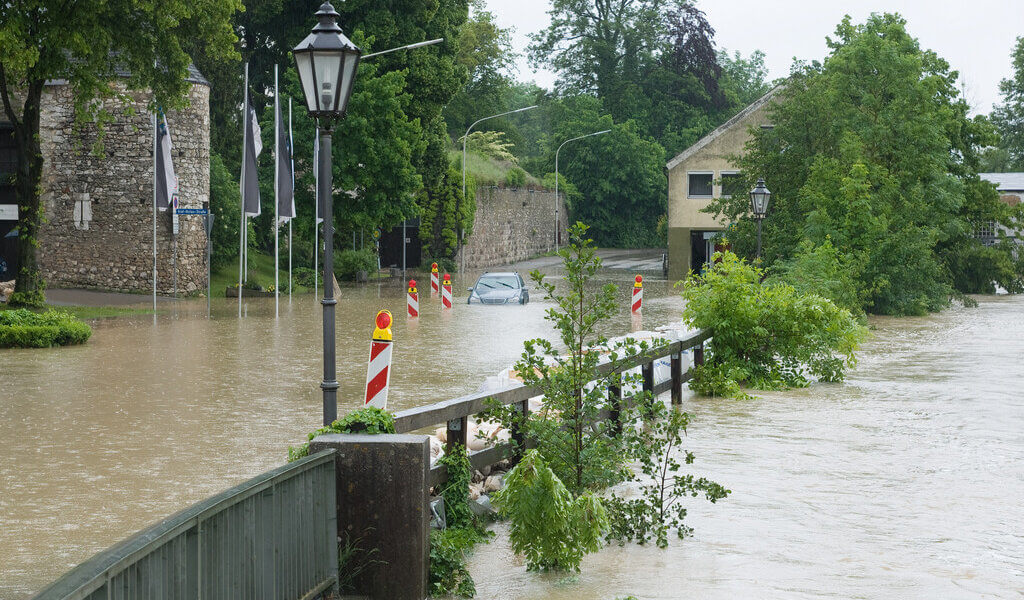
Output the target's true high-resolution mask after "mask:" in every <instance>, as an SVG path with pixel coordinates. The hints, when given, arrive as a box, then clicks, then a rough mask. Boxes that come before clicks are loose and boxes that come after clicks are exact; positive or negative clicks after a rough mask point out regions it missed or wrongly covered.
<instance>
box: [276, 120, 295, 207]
mask: <svg viewBox="0 0 1024 600" xmlns="http://www.w3.org/2000/svg"><path fill="white" fill-rule="evenodd" d="M274 104H276V105H277V116H276V119H277V127H276V129H277V148H278V152H277V161H276V162H277V221H278V223H284V222H286V221H287V220H288V219H291V218H294V217H295V193H294V191H295V186H294V185H293V184H292V140H291V135H290V134H291V131H290V130H286V129H285V126H284V115H282V114H281V103H280V102H275V103H274Z"/></svg>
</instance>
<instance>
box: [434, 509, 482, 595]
mask: <svg viewBox="0 0 1024 600" xmlns="http://www.w3.org/2000/svg"><path fill="white" fill-rule="evenodd" d="M480 539H481V538H480V533H479V532H478V531H476V530H474V529H473V528H470V527H461V528H453V527H449V528H448V529H444V530H434V531H431V532H430V595H431V596H443V595H453V596H458V597H460V598H472V597H473V596H475V595H476V584H475V583H474V582H473V577H472V576H471V575H470V574H469V569H467V568H466V552H467V551H469V550H470V549H472V548H473V546H474V545H476V543H477V542H478V541H480Z"/></svg>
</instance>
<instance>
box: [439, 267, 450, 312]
mask: <svg viewBox="0 0 1024 600" xmlns="http://www.w3.org/2000/svg"><path fill="white" fill-rule="evenodd" d="M441 306H444V307H445V308H451V307H452V276H451V275H449V274H448V273H445V274H444V281H442V282H441Z"/></svg>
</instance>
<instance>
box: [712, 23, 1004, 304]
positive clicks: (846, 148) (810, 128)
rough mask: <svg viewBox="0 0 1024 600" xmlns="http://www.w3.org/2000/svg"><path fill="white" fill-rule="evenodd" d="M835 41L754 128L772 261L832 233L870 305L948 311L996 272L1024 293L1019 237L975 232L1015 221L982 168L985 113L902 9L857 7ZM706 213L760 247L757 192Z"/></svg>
mask: <svg viewBox="0 0 1024 600" xmlns="http://www.w3.org/2000/svg"><path fill="white" fill-rule="evenodd" d="M828 43H829V47H830V49H831V52H830V54H829V56H828V57H826V59H825V60H824V62H823V63H821V64H817V63H815V64H812V65H804V66H803V67H801V68H799V69H797V70H796V72H795V73H794V74H793V75H792V76H791V77H790V78H789V79H788V80H787V83H786V89H785V90H784V92H783V93H782V94H781V96H780V99H779V101H778V102H777V103H776V104H775V105H774V106H773V107H772V109H771V110H772V112H771V119H772V122H773V124H774V128H772V129H760V130H757V131H754V132H753V139H752V141H751V142H750V144H749V145H748V147H747V151H746V153H745V154H744V156H743V157H742V159H741V160H740V164H741V166H742V168H743V171H744V172H745V173H747V174H748V178H749V179H753V178H754V177H758V176H761V177H764V178H765V179H766V181H767V182H768V186H769V188H771V190H772V192H773V195H772V203H771V206H770V207H769V214H768V216H767V218H766V219H765V220H764V234H763V239H764V252H763V258H764V262H765V263H766V264H767V265H772V264H773V263H775V262H776V261H778V260H788V259H792V258H793V257H794V256H795V255H796V254H797V253H798V251H808V250H807V246H806V245H803V244H802V242H804V241H805V240H809V241H810V242H811V244H812V249H813V247H816V246H819V245H822V244H824V243H825V242H826V240H829V241H830V243H831V244H833V245H834V246H835V248H836V249H837V250H838V251H839V252H840V254H841V255H842V256H841V260H842V261H843V263H844V264H849V265H850V266H851V268H852V269H854V270H855V271H856V272H857V273H858V279H857V284H858V292H857V296H858V297H860V298H863V302H864V304H863V308H864V309H866V310H868V311H870V312H876V313H884V314H922V313H924V312H927V311H933V310H938V309H940V308H942V307H943V306H945V305H946V304H947V302H948V300H949V297H950V294H951V293H953V292H977V291H984V290H985V289H986V288H990V287H991V283H992V282H997V283H999V284H1000V285H1002V286H1003V287H1005V288H1007V289H1010V290H1017V289H1020V285H1021V270H1020V269H1019V268H1018V267H1017V266H1015V264H1014V261H1013V260H1012V249H1011V246H1010V245H1009V242H1005V241H1004V242H1001V243H1000V244H997V245H996V246H992V247H988V248H986V247H984V246H982V244H981V242H980V241H978V240H976V239H975V238H974V237H973V233H974V232H975V231H976V230H977V229H978V228H979V227H981V226H982V225H984V224H987V223H990V222H993V221H995V222H1001V223H1007V224H1010V223H1011V221H1010V219H1009V217H1010V214H1009V212H1008V211H1009V208H1008V207H1006V205H1004V204H1002V203H1000V202H999V199H998V196H997V194H996V193H995V190H994V189H993V187H992V186H991V185H988V184H985V183H984V182H982V181H981V180H980V179H979V178H978V175H977V170H978V166H979V156H978V150H979V148H981V147H984V146H988V145H991V143H992V142H993V141H994V139H995V138H994V136H993V132H992V129H991V127H990V126H989V124H988V122H987V120H986V119H984V118H974V119H972V118H969V117H968V115H967V112H968V106H967V103H966V102H965V101H964V100H963V98H962V97H961V96H960V93H959V91H958V86H957V85H956V83H957V74H956V72H955V71H951V70H950V68H949V65H948V63H946V61H944V60H943V59H941V58H940V57H938V56H937V55H936V54H935V53H934V52H931V51H927V50H923V49H922V48H921V47H920V45H919V43H918V41H917V40H916V39H915V38H913V37H912V36H910V35H909V34H908V33H907V31H906V22H905V21H904V20H903V19H902V18H901V17H899V16H898V15H892V14H885V15H877V14H876V15H873V16H871V17H870V18H869V19H868V20H867V21H866V22H865V23H864V24H861V25H855V24H853V23H852V21H851V20H850V18H849V17H847V18H846V19H844V20H843V22H842V23H840V25H839V26H838V28H837V30H836V36H835V38H830V39H829V41H828ZM748 183H751V184H752V183H753V181H749V182H748ZM710 210H712V211H717V212H718V213H720V214H722V215H723V216H724V217H725V218H726V219H728V220H730V221H732V222H733V223H735V226H734V228H733V231H732V232H731V233H730V234H729V238H730V241H732V242H733V243H734V245H735V248H736V249H737V251H739V252H741V253H743V254H746V255H747V256H752V255H753V253H754V252H753V248H754V242H753V239H754V231H755V227H754V225H753V221H752V220H751V218H750V217H749V216H748V212H749V208H748V201H747V199H746V198H745V197H735V198H732V199H725V200H721V201H719V202H717V203H715V204H714V205H712V207H711V208H710ZM997 255H999V256H1002V257H1004V258H1003V259H999V260H996V256H997ZM967 269H971V270H974V269H977V270H975V271H974V272H973V273H972V274H971V275H970V276H968V273H967V271H966V270H967ZM979 281H983V282H986V285H985V286H979V285H976V284H977V282H979ZM972 282H973V283H972ZM954 286H955V287H954Z"/></svg>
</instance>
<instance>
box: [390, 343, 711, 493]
mask: <svg viewBox="0 0 1024 600" xmlns="http://www.w3.org/2000/svg"><path fill="white" fill-rule="evenodd" d="M710 338H711V334H710V332H705V331H698V332H697V333H695V334H693V335H691V336H690V337H688V338H686V339H684V340H680V341H678V342H672V343H669V344H666V345H664V346H658V347H656V348H650V349H648V350H647V351H645V352H643V353H638V354H637V355H636V356H631V357H628V358H626V359H624V360H622V361H619V362H618V363H617V364H613V363H605V364H603V365H601V366H600V367H598V373H599V374H600V375H601V376H602V377H603V376H605V375H608V374H609V373H612V372H618V373H621V372H624V371H628V370H630V369H635V368H636V367H640V372H641V375H642V379H643V391H645V392H648V391H649V392H651V393H652V394H653V395H654V396H655V397H657V396H658V395H660V394H663V393H664V392H668V391H671V392H672V403H673V404H679V403H681V402H682V394H683V391H682V390H683V387H682V386H683V383H684V382H686V381H688V380H689V379H690V377H691V374H690V372H689V371H687V372H686V373H684V372H683V368H682V353H683V351H685V350H689V349H691V348H692V349H693V364H695V365H699V364H703V363H704V342H705V341H707V340H708V339H710ZM666 356H669V357H671V363H670V369H669V371H670V375H669V378H668V379H666V380H665V381H662V382H656V381H655V380H654V363H655V362H656V361H657V360H658V359H661V358H664V357H666ZM541 395H543V391H542V390H541V389H540V388H538V387H536V386H519V387H514V388H510V389H507V390H503V391H500V392H478V393H475V394H469V395H468V396H462V397H461V398H454V399H452V400H445V401H444V402H438V403H436V404H429V405H427V406H418V407H416V408H410V409H407V410H403V411H400V412H398V413H395V431H396V432H398V433H408V432H412V431H416V430H418V429H423V428H425V427H430V426H432V425H438V424H441V423H444V424H445V425H446V426H447V443H448V448H447V449H451V447H452V446H453V445H455V444H460V445H462V446H465V445H466V442H467V432H468V430H469V417H470V416H472V415H475V414H477V413H480V412H483V411H484V410H485V409H487V407H488V404H490V403H491V402H498V403H499V404H501V405H503V406H507V405H510V404H516V405H518V406H519V410H520V411H524V414H525V413H528V412H529V410H530V405H529V401H530V398H536V397H537V396H541ZM629 401H630V398H624V397H623V395H622V389H621V387H618V386H611V387H610V389H609V408H607V409H605V410H604V411H603V412H602V413H601V415H600V418H601V419H609V418H611V419H616V418H617V416H618V413H619V410H621V408H618V409H617V407H625V406H626V404H624V403H628V402H629ZM512 436H513V438H514V439H517V440H519V441H520V442H522V439H521V434H520V432H518V431H513V432H512ZM512 455H513V445H512V444H510V443H500V444H495V445H493V446H491V447H489V448H486V449H484V450H480V451H477V452H471V453H470V454H469V462H470V464H472V465H473V468H474V469H480V468H481V467H485V466H488V465H493V464H496V463H498V462H501V461H502V460H504V459H506V458H510V457H512ZM447 477H448V473H447V468H446V467H445V466H444V465H435V466H434V467H432V468H431V470H430V481H431V485H438V484H440V483H443V482H444V481H446V480H447Z"/></svg>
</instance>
